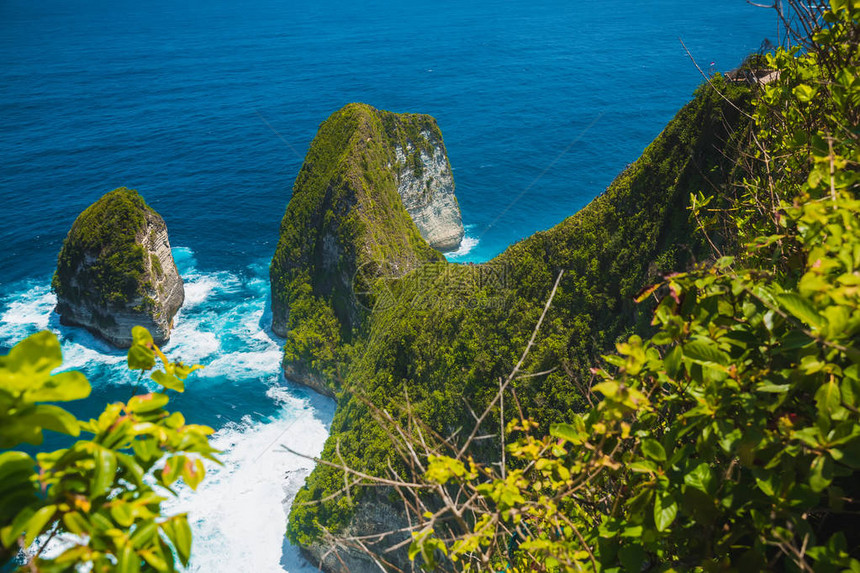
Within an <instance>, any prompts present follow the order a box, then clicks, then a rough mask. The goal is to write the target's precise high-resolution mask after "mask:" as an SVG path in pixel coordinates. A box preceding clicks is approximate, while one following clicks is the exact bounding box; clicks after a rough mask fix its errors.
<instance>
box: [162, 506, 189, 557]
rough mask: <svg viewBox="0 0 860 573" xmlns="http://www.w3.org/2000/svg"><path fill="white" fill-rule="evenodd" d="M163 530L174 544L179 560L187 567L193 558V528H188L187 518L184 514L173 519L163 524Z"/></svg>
mask: <svg viewBox="0 0 860 573" xmlns="http://www.w3.org/2000/svg"><path fill="white" fill-rule="evenodd" d="M161 530H162V531H163V532H164V533H165V535H167V538H168V539H169V540H170V542H171V543H172V544H173V547H174V548H175V549H176V553H177V555H178V556H179V560H180V561H181V562H182V564H183V565H185V566H187V565H188V559H189V558H190V557H191V528H190V527H189V526H188V518H187V516H186V515H185V514H182V515H176V516H174V517H171V518H170V519H169V520H167V521H166V522H164V523H162V524H161Z"/></svg>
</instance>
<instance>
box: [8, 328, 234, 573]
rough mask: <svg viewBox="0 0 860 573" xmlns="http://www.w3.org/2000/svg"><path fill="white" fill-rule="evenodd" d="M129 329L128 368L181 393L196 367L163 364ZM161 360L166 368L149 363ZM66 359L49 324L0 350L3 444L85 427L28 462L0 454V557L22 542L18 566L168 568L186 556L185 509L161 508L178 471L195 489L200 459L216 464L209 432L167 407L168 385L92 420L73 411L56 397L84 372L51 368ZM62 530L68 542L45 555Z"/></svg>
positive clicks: (72, 388) (79, 382)
mask: <svg viewBox="0 0 860 573" xmlns="http://www.w3.org/2000/svg"><path fill="white" fill-rule="evenodd" d="M133 336H134V343H133V344H132V346H131V348H130V349H129V351H128V367H129V368H131V369H133V370H141V375H143V373H144V372H145V371H150V370H152V374H151V377H152V379H153V380H154V381H155V382H157V383H158V384H160V385H161V386H162V387H163V388H164V389H165V390H173V391H177V392H182V391H183V390H184V380H185V379H186V378H187V376H188V375H189V374H190V373H191V372H193V371H194V370H195V369H197V368H200V366H191V367H188V366H185V365H183V364H182V363H181V362H170V361H169V360H168V359H167V357H165V355H164V354H163V353H162V352H161V351H160V350H159V348H158V347H157V346H155V345H154V344H153V341H152V337H151V336H150V334H149V332H147V331H146V329H144V328H141V327H135V328H134V329H133ZM156 357H157V358H158V359H159V361H160V362H161V368H160V369H155V370H153V369H154V368H155V363H156ZM61 366H62V354H61V351H60V344H59V341H58V340H57V337H56V336H55V335H54V334H53V333H51V332H47V331H45V332H39V333H37V334H34V335H32V336H30V337H28V338H26V339H24V340H23V341H21V342H19V343H18V344H16V345H15V346H14V347H13V348H12V350H11V351H10V352H9V354H7V355H5V356H0V447H3V448H12V447H15V446H17V445H19V444H21V443H27V444H31V445H34V446H38V445H40V444H41V443H42V439H43V431H45V430H49V431H53V432H60V433H62V434H67V435H69V436H72V437H79V436H80V435H81V434H84V435H86V436H88V437H87V438H86V439H79V440H78V441H76V442H75V443H74V444H72V445H71V446H70V447H68V448H62V449H59V450H56V451H50V452H49V451H44V452H39V453H38V454H37V455H36V459H35V460H34V459H33V458H32V456H30V455H29V454H27V453H25V452H23V451H14V450H8V451H3V453H0V565H2V564H5V563H7V562H9V561H10V560H11V559H12V558H13V557H14V556H15V554H16V553H17V552H18V550H19V549H20V550H22V551H23V558H24V559H25V560H26V564H24V565H22V566H21V569H22V570H38V571H45V572H49V571H69V570H76V568H77V567H79V566H90V567H92V570H93V571H122V572H137V571H174V570H175V568H176V565H175V562H176V558H177V557H178V559H179V561H180V562H181V563H182V564H183V565H185V564H187V563H188V559H189V557H190V555H191V530H190V528H189V526H188V520H187V517H186V516H185V515H184V514H181V515H174V516H165V515H163V513H162V508H161V502H162V501H164V500H165V497H164V492H170V493H173V490H172V489H171V485H172V484H173V483H175V482H176V481H177V480H178V479H180V478H181V479H183V480H184V481H185V483H186V484H188V485H189V486H190V487H191V488H196V487H197V486H198V485H199V484H200V481H201V480H202V479H203V477H204V474H205V469H204V467H203V463H202V459H201V458H206V459H209V460H212V461H216V462H217V460H216V458H215V454H216V453H217V452H216V451H215V450H213V449H212V447H211V446H210V445H209V441H208V438H207V436H208V435H209V434H211V433H212V429H210V428H207V427H205V426H198V425H194V424H186V423H185V418H184V417H183V416H182V414H181V413H179V412H173V413H170V412H168V411H167V410H166V409H165V407H166V406H167V404H168V402H169V398H168V395H167V393H166V392H154V393H147V394H142V395H137V396H133V397H132V398H131V399H129V400H128V402H125V403H121V402H117V403H114V404H109V405H108V406H107V407H106V408H105V410H104V412H102V413H101V414H100V415H99V416H98V418H96V419H91V420H88V421H84V420H78V419H77V418H75V416H73V415H72V414H71V413H69V412H68V411H66V410H64V409H63V408H61V407H60V406H57V405H55V404H53V403H54V402H68V401H71V400H79V399H82V398H86V397H87V396H88V395H89V393H90V384H89V382H88V381H87V379H86V377H85V376H84V375H83V374H81V373H80V372H76V371H67V372H61V373H59V374H52V372H53V371H55V370H56V369H58V368H60V367H61ZM153 482H154V483H153ZM57 536H61V537H62V540H61V546H62V548H63V550H62V551H61V552H60V553H59V554H58V555H57V556H55V557H50V558H49V557H46V556H44V555H43V554H42V552H43V550H44V549H45V547H46V545H47V544H48V543H49V542H51V540H52V539H55V538H56V537H57ZM34 542H36V543H35V544H34Z"/></svg>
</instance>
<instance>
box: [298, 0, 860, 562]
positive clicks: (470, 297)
mask: <svg viewBox="0 0 860 573" xmlns="http://www.w3.org/2000/svg"><path fill="white" fill-rule="evenodd" d="M789 5H790V10H793V12H792V14H794V15H795V16H797V17H798V18H799V19H800V20H799V21H800V22H801V24H802V26H803V29H800V30H796V29H794V30H793V29H790V28H789V30H788V33H789V34H791V38H792V40H793V41H794V42H797V46H795V47H794V48H791V49H778V50H776V51H775V53H773V54H768V55H767V56H766V60H767V64H768V68H769V69H774V70H779V72H780V73H779V76H778V77H776V78H775V79H774V81H772V82H771V83H769V84H767V85H756V86H754V89H752V90H750V89H749V87H748V86H747V85H746V84H732V83H728V82H725V81H723V80H722V79H721V78H719V77H717V78H712V79H711V80H710V81H709V85H708V86H707V87H703V88H701V89H700V90H699V91H698V92H697V94H696V97H695V99H694V100H693V102H691V103H690V104H689V105H687V106H686V107H685V108H684V109H683V110H682V111H681V112H680V113H679V114H678V116H676V118H675V119H674V120H673V121H672V122H671V123H670V124H669V125H668V126H667V128H666V129H665V130H664V131H663V133H662V134H661V135H660V136H659V137H658V138H657V140H655V142H654V143H653V144H652V145H651V146H649V148H648V149H647V150H646V151H645V153H644V154H643V157H642V158H641V159H640V160H639V161H637V162H636V164H634V165H633V166H632V167H631V168H629V169H628V170H626V171H625V172H624V173H623V174H621V175H620V176H619V177H618V178H617V179H616V181H615V182H614V183H613V185H612V186H610V188H609V189H608V190H607V191H606V193H605V194H604V195H602V196H601V197H599V198H598V199H596V200H595V201H594V202H592V204H590V205H589V206H588V207H587V208H586V209H584V210H583V211H582V212H581V213H578V214H577V215H575V216H574V217H572V218H570V219H568V220H567V221H565V222H564V223H562V224H561V225H559V226H558V227H556V228H554V229H552V230H550V231H548V232H545V233H538V234H536V235H535V236H533V237H531V238H529V239H527V240H525V241H523V242H521V243H519V244H517V245H514V246H513V247H511V248H510V249H509V250H508V251H506V252H505V253H503V254H502V255H501V256H500V257H499V258H498V259H497V260H496V261H493V263H492V264H503V267H502V270H495V271H494V272H493V274H492V277H498V276H501V274H502V273H507V275H506V276H508V277H510V279H505V280H502V281H499V280H497V278H493V280H489V281H483V280H482V277H481V276H480V271H476V273H475V275H473V276H471V277H470V276H469V275H470V273H472V272H473V271H471V270H469V269H470V268H469V267H465V268H464V267H455V266H450V267H446V268H445V269H443V270H440V271H436V272H434V273H427V274H423V273H422V274H419V273H417V272H416V273H413V274H412V275H407V276H406V277H404V279H402V280H401V281H400V282H399V284H395V285H393V286H392V287H390V288H389V292H391V291H393V292H394V294H395V299H396V300H397V304H396V305H393V306H392V307H391V308H389V309H388V310H386V311H384V312H381V313H378V314H377V315H374V316H373V317H372V318H371V328H370V331H369V335H368V337H367V338H366V339H364V340H363V341H362V343H361V344H356V346H355V349H354V353H353V354H352V357H353V360H352V362H351V370H350V371H349V372H348V374H347V379H346V384H345V385H344V388H345V392H344V393H343V394H342V395H341V396H340V399H339V408H338V411H337V413H336V414H335V419H334V421H333V424H332V432H331V437H330V439H329V441H328V442H327V444H326V446H325V450H324V452H323V456H322V460H323V463H322V464H321V465H318V466H317V467H316V468H315V470H314V472H313V473H312V475H311V476H310V478H309V479H308V482H307V485H306V488H305V489H303V490H302V491H300V492H299V494H298V496H297V497H296V502H295V503H294V505H293V508H292V512H291V516H290V521H289V524H288V535H289V536H290V538H291V539H293V540H294V541H297V542H300V543H305V544H307V543H312V542H314V541H317V542H321V543H323V544H324V545H325V546H333V545H334V544H339V545H340V546H341V547H350V548H351V549H352V550H353V551H357V552H363V551H364V552H369V553H373V554H374V557H375V558H376V559H377V562H378V563H379V562H382V563H386V562H389V563H390V562H397V553H396V552H394V553H387V552H385V550H386V549H387V548H389V547H392V546H394V545H395V544H398V543H399V544H400V547H405V546H406V545H409V551H408V557H409V558H410V559H415V560H418V562H419V563H420V564H421V565H422V566H423V567H425V568H427V569H433V568H436V567H437V566H440V567H442V568H444V569H445V570H465V571H503V570H504V571H553V572H554V571H606V572H609V571H612V572H620V571H654V572H657V571H660V572H669V571H822V572H829V571H834V572H835V571H860V553H858V551H860V537H858V536H860V533H858V531H860V527H858V526H860V519H858V515H860V502H858V500H860V486H858V483H860V482H858V475H860V288H858V285H860V282H858V277H860V226H858V225H860V201H858V200H857V198H856V193H857V190H858V188H860V151H858V134H857V128H856V126H857V125H858V123H860V122H858V120H860V116H858V110H860V77H858V72H857V71H858V69H860V61H858V58H860V50H858V44H860V2H858V1H856V0H854V1H844V0H843V1H839V2H836V1H834V2H833V3H832V7H831V8H828V7H820V8H813V7H811V5H808V4H805V3H804V4H802V5H801V3H795V2H789ZM791 22H797V20H795V19H787V20H786V21H785V24H786V26H789V25H790V23H791ZM490 267H491V265H484V266H483V267H476V268H479V269H480V268H485V269H489V268H490ZM428 275H429V276H428ZM483 278H486V277H483ZM649 285H650V286H649ZM643 287H647V288H643ZM640 289H642V290H640ZM547 297H549V299H550V300H551V304H546V305H545V304H544V303H545V302H546V299H547ZM464 298H465V300H466V301H468V304H463V301H464ZM458 302H459V303H460V304H457V303H458ZM535 324H537V325H538V327H535ZM530 333H533V338H532V339H529V334H530ZM532 342H533V343H534V345H532ZM524 349H530V351H528V350H527V351H526V352H525V353H524V352H523V350H524ZM518 359H519V360H518ZM502 404H506V405H507V409H506V410H505V409H503V407H502ZM469 407H471V408H472V409H473V410H474V413H473V414H470V413H469V411H468V408H469ZM464 410H465V412H464ZM479 414H480V416H479ZM503 415H504V417H503ZM511 418H513V420H511ZM506 421H509V423H505V422H506ZM488 436H489V438H488ZM506 455H507V456H508V458H507V460H506V459H505V456H506ZM369 475H372V476H378V477H377V478H373V477H368V476H369ZM368 485H369V486H374V488H363V487H362V486H368ZM380 488H382V489H380ZM380 491H381V492H384V493H382V494H380V493H379V492H380ZM369 492H371V493H369ZM368 499H372V500H373V503H377V504H379V503H388V504H390V506H391V511H390V515H391V516H392V523H396V527H403V528H404V529H400V530H398V531H390V530H386V529H385V527H386V526H387V525H388V524H383V525H381V527H382V528H383V529H373V524H372V523H371V524H367V523H366V522H364V525H365V526H366V528H365V529H362V530H361V531H356V530H352V531H348V533H345V532H344V527H345V526H346V525H347V524H349V523H350V520H351V519H352V517H353V515H354V512H355V511H356V510H357V508H359V509H358V511H360V507H361V505H362V503H365V502H366V501H367V500H368ZM398 511H399V512H400V513H399V514H398ZM407 514H408V520H407ZM398 515H399V521H398ZM338 532H341V534H340V535H338ZM410 542H411V543H410ZM375 543H378V544H377V545H375V546H372V547H371V545H373V544H375ZM398 566H400V567H408V566H409V564H408V563H407V564H405V565H404V564H403V563H402V562H398Z"/></svg>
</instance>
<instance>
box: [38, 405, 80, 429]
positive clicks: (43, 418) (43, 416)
mask: <svg viewBox="0 0 860 573" xmlns="http://www.w3.org/2000/svg"><path fill="white" fill-rule="evenodd" d="M26 419H27V421H28V423H31V424H34V425H35V426H38V427H40V428H44V429H46V430H51V431H53V432H58V433H60V434H68V435H70V436H77V435H78V434H80V433H81V428H80V424H79V423H78V419H77V418H75V417H74V416H73V415H71V414H70V413H68V412H66V411H65V410H63V409H62V408H60V407H59V406H51V405H49V404H39V405H38V406H35V407H34V408H33V410H32V413H31V414H29V415H27V417H26Z"/></svg>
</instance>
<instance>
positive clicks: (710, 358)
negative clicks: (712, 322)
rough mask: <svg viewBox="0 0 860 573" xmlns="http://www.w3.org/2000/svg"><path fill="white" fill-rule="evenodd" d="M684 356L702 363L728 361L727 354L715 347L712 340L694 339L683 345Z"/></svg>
mask: <svg viewBox="0 0 860 573" xmlns="http://www.w3.org/2000/svg"><path fill="white" fill-rule="evenodd" d="M682 350H683V353H684V356H685V357H687V358H689V359H691V360H693V361H695V362H699V363H702V364H720V365H726V364H728V363H729V357H728V355H727V354H726V353H725V352H723V351H722V350H720V349H719V348H717V346H716V343H715V342H713V341H707V342H705V341H704V340H694V341H692V342H688V343H687V344H685V345H684V346H683V349H682Z"/></svg>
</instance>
